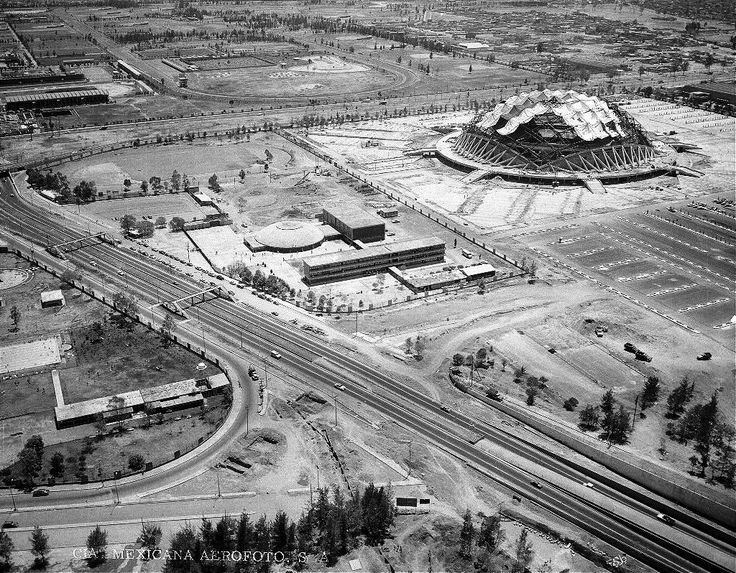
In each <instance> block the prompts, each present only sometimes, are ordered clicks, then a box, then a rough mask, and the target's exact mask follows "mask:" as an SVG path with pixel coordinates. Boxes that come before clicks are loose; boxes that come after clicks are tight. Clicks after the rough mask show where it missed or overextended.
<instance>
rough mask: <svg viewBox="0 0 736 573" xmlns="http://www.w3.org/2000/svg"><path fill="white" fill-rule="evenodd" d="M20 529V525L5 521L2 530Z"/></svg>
mask: <svg viewBox="0 0 736 573" xmlns="http://www.w3.org/2000/svg"><path fill="white" fill-rule="evenodd" d="M16 527H18V523H17V522H15V521H5V522H4V523H3V526H2V527H1V528H0V529H14V528H16Z"/></svg>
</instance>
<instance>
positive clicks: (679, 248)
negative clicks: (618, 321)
mask: <svg viewBox="0 0 736 573" xmlns="http://www.w3.org/2000/svg"><path fill="white" fill-rule="evenodd" d="M698 213H699V212H698ZM683 217H684V215H683V214H682V213H680V212H678V211H677V210H667V209H666V208H663V209H661V210H658V211H652V212H649V211H641V212H638V213H635V214H627V215H626V216H616V217H609V218H606V219H605V221H595V222H592V223H590V224H587V225H581V226H579V227H576V228H571V229H567V230H565V231H562V232H560V230H555V231H550V232H547V233H541V234H538V235H535V236H534V237H533V238H531V240H532V241H533V243H534V244H535V247H536V248H537V249H540V250H541V251H543V252H545V253H547V254H548V255H549V256H550V257H551V258H552V259H553V260H554V259H558V260H560V261H561V262H563V263H564V264H566V265H569V266H570V267H572V268H574V269H576V270H578V271H579V272H581V273H582V274H584V275H586V276H589V277H591V278H595V279H599V280H601V282H602V283H604V284H607V285H610V286H611V287H613V288H615V289H617V290H620V291H622V292H626V293H627V294H629V295H630V296H631V297H632V300H633V301H634V302H635V303H639V304H642V305H648V306H651V307H654V308H657V309H660V310H662V311H663V312H665V313H667V314H668V315H669V316H672V317H674V318H677V319H679V320H681V321H682V322H684V323H685V324H688V325H690V326H692V327H695V328H698V329H708V330H709V331H710V332H713V330H711V329H719V328H724V327H725V325H726V324H727V323H728V322H729V321H730V320H731V317H732V316H733V305H734V296H733V289H734V286H736V232H734V231H733V230H732V229H730V228H729V227H728V226H726V225H724V226H715V225H713V224H712V223H710V222H709V221H706V220H704V218H701V217H697V218H696V217H688V218H687V224H686V225H681V224H680V222H681V220H682V219H683ZM719 217H721V215H719ZM726 219H728V217H726Z"/></svg>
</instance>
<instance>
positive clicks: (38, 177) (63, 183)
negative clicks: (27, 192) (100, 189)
mask: <svg viewBox="0 0 736 573" xmlns="http://www.w3.org/2000/svg"><path fill="white" fill-rule="evenodd" d="M26 175H27V177H28V184H29V185H30V186H31V187H33V188H34V189H48V190H50V191H55V192H56V193H58V194H59V196H60V197H61V200H62V201H63V202H65V203H69V202H71V201H75V200H76V201H78V202H81V203H86V202H88V201H93V200H94V199H95V197H96V196H97V185H96V184H95V182H94V181H86V180H84V179H82V180H81V181H80V182H79V183H77V184H76V185H75V186H74V188H72V187H70V185H69V180H68V179H67V177H66V175H64V174H63V173H61V172H60V171H57V172H54V171H52V170H49V171H46V172H43V171H41V170H39V169H36V168H34V167H30V168H29V169H27V170H26Z"/></svg>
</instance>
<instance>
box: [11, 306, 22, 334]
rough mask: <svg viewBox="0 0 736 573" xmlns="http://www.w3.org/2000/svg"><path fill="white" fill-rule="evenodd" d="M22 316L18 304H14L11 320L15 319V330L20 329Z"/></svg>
mask: <svg viewBox="0 0 736 573" xmlns="http://www.w3.org/2000/svg"><path fill="white" fill-rule="evenodd" d="M22 316H23V315H22V313H21V312H20V309H19V308H18V307H17V306H15V305H14V306H13V308H11V309H10V320H12V321H13V331H14V332H18V330H20V319H21V318H22Z"/></svg>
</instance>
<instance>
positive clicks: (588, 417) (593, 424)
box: [578, 404, 600, 432]
mask: <svg viewBox="0 0 736 573" xmlns="http://www.w3.org/2000/svg"><path fill="white" fill-rule="evenodd" d="M578 427H579V428H580V429H581V430H583V431H584V432H588V431H591V432H592V431H595V430H597V429H598V428H599V427H600V417H599V412H598V407H597V406H593V405H592V404H586V405H585V407H584V408H583V409H582V410H580V414H579V416H578Z"/></svg>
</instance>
